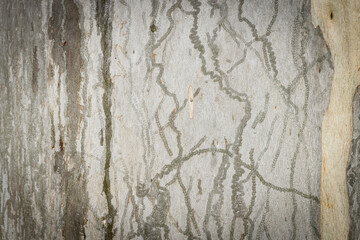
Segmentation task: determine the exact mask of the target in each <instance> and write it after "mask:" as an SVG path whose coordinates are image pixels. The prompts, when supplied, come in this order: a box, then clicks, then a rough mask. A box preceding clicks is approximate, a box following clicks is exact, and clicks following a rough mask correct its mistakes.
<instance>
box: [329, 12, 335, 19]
mask: <svg viewBox="0 0 360 240" xmlns="http://www.w3.org/2000/svg"><path fill="white" fill-rule="evenodd" d="M333 18H334V13H333V12H332V11H331V12H330V19H333Z"/></svg>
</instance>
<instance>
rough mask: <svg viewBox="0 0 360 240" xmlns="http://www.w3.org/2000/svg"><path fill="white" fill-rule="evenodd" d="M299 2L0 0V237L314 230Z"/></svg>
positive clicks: (319, 64) (326, 59)
mask: <svg viewBox="0 0 360 240" xmlns="http://www.w3.org/2000/svg"><path fill="white" fill-rule="evenodd" d="M310 10H311V4H310V1H308V0H299V1H282V0H272V1H233V0H228V1H217V0H211V1H198V0H189V1H186V0H171V1H157V0H153V1H150V0H149V1H126V0H98V1H95V0H94V1H87V0H52V1H46V0H28V1H21V0H13V1H5V0H0V11H1V13H0V26H1V31H0V41H1V42H0V46H1V49H2V54H1V55H0V59H1V60H0V68H1V70H0V83H1V88H0V91H1V93H0V113H1V114H0V131H1V132H0V136H1V137H0V141H1V144H0V146H1V148H0V153H1V164H0V172H1V178H0V189H1V190H0V194H1V197H0V236H1V238H2V239H85V238H86V239H267V238H268V239H318V238H320V230H319V226H320V224H319V216H320V172H321V124H322V121H323V119H322V118H323V115H324V113H325V111H326V109H327V106H328V101H329V95H330V84H331V77H332V74H333V65H332V59H331V56H330V52H329V51H328V49H327V47H326V44H325V41H324V39H323V37H322V33H321V31H320V29H315V28H314V27H313V25H312V22H311V15H310ZM334 14H335V15H334V16H335V18H337V15H336V12H335V13H334ZM335 62H336V61H335ZM334 79H335V78H334ZM334 81H335V80H334ZM332 94H333V93H332ZM344 111H345V110H344ZM349 126H350V125H349Z"/></svg>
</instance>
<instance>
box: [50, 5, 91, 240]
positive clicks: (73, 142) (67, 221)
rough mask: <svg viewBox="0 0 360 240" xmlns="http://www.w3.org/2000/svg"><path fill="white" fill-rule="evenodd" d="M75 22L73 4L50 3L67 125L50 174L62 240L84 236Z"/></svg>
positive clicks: (78, 41)
mask: <svg viewBox="0 0 360 240" xmlns="http://www.w3.org/2000/svg"><path fill="white" fill-rule="evenodd" d="M79 18H80V16H79V10H78V7H77V5H76V4H75V2H74V1H73V0H64V1H53V5H52V12H51V18H50V21H49V36H50V39H52V40H53V48H52V56H53V60H54V63H55V64H56V65H57V66H59V69H60V73H62V74H64V73H65V74H66V80H65V85H66V94H67V106H66V109H67V111H66V118H67V119H68V121H67V123H65V126H58V127H59V129H64V130H65V131H61V136H60V153H56V154H55V166H54V170H55V171H56V172H58V173H60V175H61V185H62V191H63V194H64V197H65V200H64V202H65V209H64V217H63V219H64V223H63V224H64V225H63V237H64V238H66V239H80V238H81V236H84V235H85V233H84V224H85V219H86V212H87V202H88V196H87V192H86V175H85V174H84V159H82V158H81V155H80V153H79V152H78V151H77V138H78V137H79V128H80V122H81V112H80V84H81V74H80V69H81V67H82V60H81V54H80V44H81V30H80V26H79V23H80V19H79ZM59 122H60V121H59ZM65 136H66V138H65ZM67 159H68V160H67Z"/></svg>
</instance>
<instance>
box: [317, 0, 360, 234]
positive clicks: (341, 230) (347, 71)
mask: <svg viewBox="0 0 360 240" xmlns="http://www.w3.org/2000/svg"><path fill="white" fill-rule="evenodd" d="M359 15H360V2H359V1H357V0H350V1H346V2H343V1H336V0H313V1H312V17H313V23H314V25H315V26H320V28H321V30H322V31H323V34H324V38H325V40H326V42H327V43H328V46H329V48H330V51H331V53H332V59H333V61H334V76H333V80H332V85H331V95H330V103H329V107H328V110H327V112H326V114H325V116H324V120H323V126H322V168H321V195H320V199H321V216H320V227H321V237H322V239H347V238H348V233H349V225H350V217H349V199H348V191H347V180H346V168H347V163H348V158H349V151H350V145H351V140H352V134H353V132H352V131H353V98H354V95H355V91H356V88H357V86H359V84H360V25H359Z"/></svg>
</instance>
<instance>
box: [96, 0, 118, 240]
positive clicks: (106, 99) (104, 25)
mask: <svg viewBox="0 0 360 240" xmlns="http://www.w3.org/2000/svg"><path fill="white" fill-rule="evenodd" d="M110 9H111V1H110V0H101V1H97V5H96V15H97V22H98V27H99V29H100V32H101V49H102V52H103V63H102V77H103V87H104V94H103V98H102V100H103V109H104V114H105V167H104V170H105V176H104V181H103V191H104V193H105V196H106V202H107V208H108V215H107V216H106V232H105V239H113V236H114V234H115V233H114V231H113V227H114V218H115V215H116V210H115V208H114V206H113V204H112V203H111V199H112V195H111V188H110V161H111V139H112V116H111V105H112V103H111V91H112V83H111V76H110V63H111V62H110V61H111V60H110V58H111V46H112V44H111V33H112V24H111V17H110V14H111V13H110Z"/></svg>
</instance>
